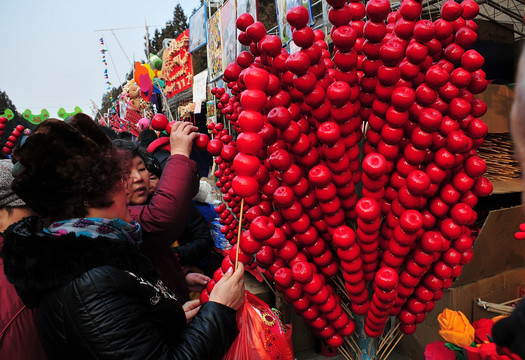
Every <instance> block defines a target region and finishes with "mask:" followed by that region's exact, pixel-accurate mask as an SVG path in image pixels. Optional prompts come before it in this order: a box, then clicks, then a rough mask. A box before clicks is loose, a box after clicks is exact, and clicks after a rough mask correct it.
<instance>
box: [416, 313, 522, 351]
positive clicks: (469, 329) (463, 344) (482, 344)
mask: <svg viewBox="0 0 525 360" xmlns="http://www.w3.org/2000/svg"><path fill="white" fill-rule="evenodd" d="M502 317H504V316H497V317H495V318H492V319H479V320H477V321H474V322H473V323H472V324H471V323H470V322H469V320H468V319H467V317H466V316H465V314H463V313H462V312H461V311H454V310H450V309H446V308H445V310H443V312H442V313H441V314H439V315H438V322H439V326H440V330H439V335H441V337H442V338H443V339H444V340H445V341H436V342H433V343H430V344H428V345H427V346H426V347H425V360H438V359H439V360H489V359H490V360H519V359H521V358H520V357H519V356H518V355H516V354H513V353H512V352H510V351H509V350H508V349H506V348H501V347H498V346H496V344H495V343H494V342H493V341H492V335H491V333H492V326H493V325H494V324H495V323H496V321H498V320H499V319H501V318H502Z"/></svg>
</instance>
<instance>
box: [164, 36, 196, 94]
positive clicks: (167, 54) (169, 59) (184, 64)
mask: <svg viewBox="0 0 525 360" xmlns="http://www.w3.org/2000/svg"><path fill="white" fill-rule="evenodd" d="M188 34H189V29H186V30H185V31H184V32H183V33H182V34H180V35H179V37H177V38H176V39H175V40H173V41H172V42H171V43H170V46H169V48H168V49H166V50H164V53H163V55H162V71H161V74H160V78H161V79H162V80H164V81H165V82H166V87H165V89H164V92H165V93H166V97H167V98H170V97H172V96H173V95H175V94H178V93H180V92H181V91H184V90H186V89H189V88H190V87H191V86H192V84H193V82H192V79H193V66H192V63H191V55H190V51H189V46H188V45H189V36H188Z"/></svg>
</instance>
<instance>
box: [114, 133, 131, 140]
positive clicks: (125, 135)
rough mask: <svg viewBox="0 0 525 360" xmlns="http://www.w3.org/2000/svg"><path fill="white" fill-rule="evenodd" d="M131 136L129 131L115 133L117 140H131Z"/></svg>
mask: <svg viewBox="0 0 525 360" xmlns="http://www.w3.org/2000/svg"><path fill="white" fill-rule="evenodd" d="M132 138H133V135H132V134H131V133H130V132H129V131H121V132H119V133H117V139H124V140H131V139H132Z"/></svg>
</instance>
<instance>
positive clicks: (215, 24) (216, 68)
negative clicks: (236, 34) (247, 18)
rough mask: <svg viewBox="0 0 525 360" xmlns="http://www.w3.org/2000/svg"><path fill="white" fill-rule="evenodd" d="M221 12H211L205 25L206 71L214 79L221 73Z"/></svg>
mask: <svg viewBox="0 0 525 360" xmlns="http://www.w3.org/2000/svg"><path fill="white" fill-rule="evenodd" d="M220 14H221V12H220V11H216V12H215V14H213V15H212V16H211V17H210V18H209V20H208V22H207V24H206V27H207V29H208V32H207V36H208V71H209V74H210V80H214V79H216V78H217V77H219V76H220V75H221V74H222V69H223V65H222V48H221V27H220V25H221V16H220Z"/></svg>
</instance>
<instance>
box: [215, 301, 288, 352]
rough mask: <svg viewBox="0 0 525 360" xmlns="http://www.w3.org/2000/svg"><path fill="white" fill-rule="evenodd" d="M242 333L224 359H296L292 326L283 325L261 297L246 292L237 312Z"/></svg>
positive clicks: (238, 324) (240, 332)
mask: <svg viewBox="0 0 525 360" xmlns="http://www.w3.org/2000/svg"><path fill="white" fill-rule="evenodd" d="M237 326H238V328H239V335H238V336H237V338H236V339H235V341H234V342H233V344H232V346H231V348H230V350H228V352H227V353H226V355H224V358H223V360H275V359H279V360H293V359H294V354H293V347H292V326H291V325H283V324H282V323H281V320H280V319H279V317H278V316H277V315H276V314H275V312H274V311H273V310H272V309H271V308H270V307H269V306H268V305H267V304H266V303H265V302H264V301H262V300H261V299H259V298H258V297H257V296H255V295H253V294H252V293H250V292H249V291H245V301H244V305H243V307H242V309H241V310H239V312H238V313H237Z"/></svg>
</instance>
